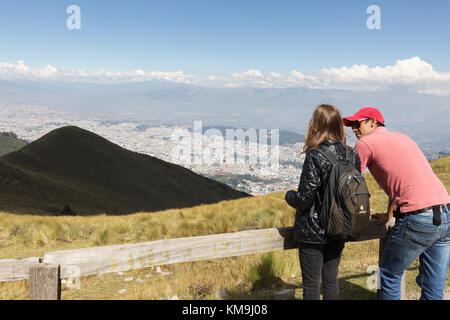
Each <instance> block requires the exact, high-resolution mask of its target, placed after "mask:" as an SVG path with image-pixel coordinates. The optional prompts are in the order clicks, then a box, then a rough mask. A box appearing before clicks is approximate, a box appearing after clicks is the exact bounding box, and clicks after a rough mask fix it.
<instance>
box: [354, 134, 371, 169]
mask: <svg viewBox="0 0 450 320" xmlns="http://www.w3.org/2000/svg"><path fill="white" fill-rule="evenodd" d="M355 150H356V152H357V153H358V156H359V160H360V164H361V170H360V172H361V173H363V172H364V171H366V169H367V167H369V166H370V164H371V162H372V157H373V153H372V150H371V149H370V147H369V146H368V145H367V143H365V142H364V141H362V140H358V142H356V145H355Z"/></svg>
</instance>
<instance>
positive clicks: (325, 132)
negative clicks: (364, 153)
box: [286, 104, 361, 300]
mask: <svg viewBox="0 0 450 320" xmlns="http://www.w3.org/2000/svg"><path fill="white" fill-rule="evenodd" d="M345 140H346V139H345V130H344V123H343V120H342V117H341V114H340V113H339V110H338V109H337V108H336V107H335V106H332V105H327V104H322V105H319V106H318V107H317V108H316V110H315V111H314V113H313V115H312V118H311V120H310V122H309V126H308V129H307V131H306V136H305V145H304V147H303V153H306V157H305V161H304V163H303V170H302V174H301V177H300V184H299V187H298V191H293V190H291V191H288V192H287V193H286V201H287V203H288V204H289V205H290V206H292V207H294V208H295V209H297V213H296V216H295V224H294V238H295V241H296V242H297V243H298V244H299V257H300V267H301V269H302V279H303V299H304V300H319V299H320V283H321V281H322V289H323V298H324V299H325V300H337V299H339V284H338V280H337V276H338V271H339V262H340V259H341V254H342V250H343V249H344V244H345V243H344V241H337V240H332V239H330V238H329V237H327V235H326V233H325V230H324V229H323V228H322V226H321V224H320V222H319V214H320V208H321V207H322V200H323V195H324V192H325V188H326V186H327V183H328V178H329V176H330V172H331V168H332V165H331V162H330V161H329V160H328V159H327V158H326V157H325V156H324V155H323V154H322V153H321V152H319V151H318V150H317V147H318V146H319V145H323V146H326V147H327V148H329V149H330V150H331V151H332V152H333V153H334V154H335V155H336V156H337V157H338V158H339V159H340V160H345V155H346V148H349V147H347V145H346V143H345ZM351 154H352V162H353V164H354V165H355V167H356V168H357V169H358V170H360V169H361V165H360V160H359V157H358V154H357V153H356V152H355V151H354V150H353V149H351Z"/></svg>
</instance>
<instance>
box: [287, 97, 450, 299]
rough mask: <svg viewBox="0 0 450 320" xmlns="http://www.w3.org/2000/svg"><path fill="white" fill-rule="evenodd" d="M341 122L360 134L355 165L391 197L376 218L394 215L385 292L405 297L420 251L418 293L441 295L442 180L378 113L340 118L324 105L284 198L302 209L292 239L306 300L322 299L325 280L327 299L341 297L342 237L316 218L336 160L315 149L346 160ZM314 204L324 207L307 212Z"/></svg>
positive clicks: (383, 275) (449, 215)
mask: <svg viewBox="0 0 450 320" xmlns="http://www.w3.org/2000/svg"><path fill="white" fill-rule="evenodd" d="M344 126H347V127H351V128H352V130H353V132H354V133H355V135H356V137H357V138H358V142H357V143H356V146H355V149H351V154H352V160H351V161H352V162H353V164H354V165H355V167H356V169H358V170H360V172H364V171H365V169H366V168H369V170H370V172H371V174H372V175H373V177H374V178H375V180H376V181H377V183H378V184H379V185H380V187H381V188H382V189H383V190H384V191H385V192H386V194H387V195H388V196H389V205H388V208H387V212H386V213H376V214H375V215H373V216H372V217H373V218H375V219H378V224H382V223H386V222H387V221H389V220H390V219H391V218H392V217H393V216H394V217H395V218H396V220H395V226H394V227H393V228H392V230H391V231H390V233H389V237H388V240H387V243H386V247H385V249H384V251H383V256H382V258H381V260H380V298H381V299H389V300H393V299H400V283H401V278H402V275H403V272H404V271H405V269H406V268H407V267H408V266H409V265H410V264H411V263H412V262H413V261H414V260H415V259H416V258H417V257H419V260H420V267H419V275H418V276H417V278H416V282H417V284H418V285H419V286H420V287H421V288H422V294H421V297H420V298H421V299H433V300H441V299H443V296H444V290H445V282H446V277H447V271H448V267H449V262H450V228H449V226H448V225H449V224H450V223H449V222H450V211H449V210H450V204H449V202H450V197H449V195H448V193H447V190H446V188H445V186H444V185H443V184H442V182H441V181H440V180H439V179H438V178H437V177H436V175H435V174H434V173H433V171H432V169H431V166H430V164H429V163H428V161H427V159H426V158H425V156H424V155H423V153H422V152H421V151H420V149H419V147H418V146H417V145H416V144H415V142H414V141H412V140H411V139H410V138H409V137H407V136H406V135H403V134H400V133H395V132H390V131H388V130H387V129H386V128H385V125H384V118H383V116H382V115H381V113H380V111H378V110H377V109H375V108H363V109H361V110H359V111H358V112H357V113H355V115H353V116H350V117H346V118H342V117H341V115H340V113H339V110H338V109H337V108H336V107H335V106H332V105H324V104H323V105H319V106H318V107H317V108H316V110H315V111H314V113H313V116H312V118H311V121H310V123H309V126H308V129H307V132H306V136H305V145H304V148H303V153H306V157H305V161H304V164H303V170H302V174H301V177H300V184H299V187H298V191H293V190H291V191H288V192H287V193H286V201H287V203H288V204H289V205H290V206H292V207H294V208H295V209H297V213H296V217H295V224H294V237H295V240H296V242H297V243H298V244H299V257H300V266H301V269H302V279H303V299H305V300H307V299H315V300H318V299H320V284H321V283H322V287H323V298H324V299H330V300H331V299H339V285H338V280H337V276H338V270H339V262H340V259H341V254H342V250H343V248H344V245H345V243H344V241H338V240H332V239H330V238H329V237H328V236H327V234H326V233H325V231H324V230H323V228H322V226H321V224H320V222H319V213H320V208H321V205H322V200H323V195H324V192H325V188H326V185H327V182H328V178H329V174H330V171H331V167H332V165H331V162H330V161H329V160H328V159H327V158H326V157H325V156H324V155H323V154H322V153H321V152H319V151H318V150H317V147H318V146H319V145H324V146H326V147H328V148H329V149H330V150H331V151H332V152H333V153H334V154H335V155H336V156H337V157H338V158H339V159H341V160H345V154H346V148H348V147H347V146H346V143H345V140H346V139H345V130H344ZM313 205H315V208H319V209H318V210H316V209H314V212H313V214H310V212H309V211H310V209H311V207H312V206H313Z"/></svg>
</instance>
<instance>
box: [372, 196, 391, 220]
mask: <svg viewBox="0 0 450 320" xmlns="http://www.w3.org/2000/svg"><path fill="white" fill-rule="evenodd" d="M395 209H397V205H396V204H395V203H394V201H392V200H391V199H389V205H388V208H387V212H386V213H375V214H374V215H372V218H374V219H377V220H378V222H377V223H376V224H375V226H379V225H381V224H386V223H387V222H388V221H389V220H391V219H392V217H393V216H394V210H395Z"/></svg>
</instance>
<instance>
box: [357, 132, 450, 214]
mask: <svg viewBox="0 0 450 320" xmlns="http://www.w3.org/2000/svg"><path fill="white" fill-rule="evenodd" d="M355 149H356V151H357V152H358V155H359V158H360V159H361V172H364V171H365V170H366V167H368V168H369V170H370V173H371V174H372V175H373V177H374V178H375V180H376V181H377V182H378V184H379V185H380V187H381V188H382V189H383V190H384V191H385V192H386V193H387V195H388V196H389V198H390V199H391V200H392V201H393V202H394V203H395V204H396V205H397V206H400V207H401V208H400V212H402V213H403V212H409V211H414V210H418V209H423V208H427V207H431V206H434V205H437V204H445V203H449V202H450V197H449V195H448V193H447V189H446V188H445V186H444V184H443V183H442V182H441V181H440V180H439V179H438V177H437V176H436V175H435V174H434V172H433V170H432V169H431V166H430V164H429V163H428V161H427V159H426V158H425V155H424V154H423V153H422V151H421V150H420V149H419V147H418V146H417V144H416V143H415V142H414V141H413V140H412V139H411V138H409V137H408V136H406V135H404V134H401V133H397V132H390V131H388V130H387V129H386V128H385V127H378V128H375V129H374V130H373V131H372V133H371V134H369V135H368V136H365V137H364V138H362V139H360V140H358V142H357V143H356V146H355Z"/></svg>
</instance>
